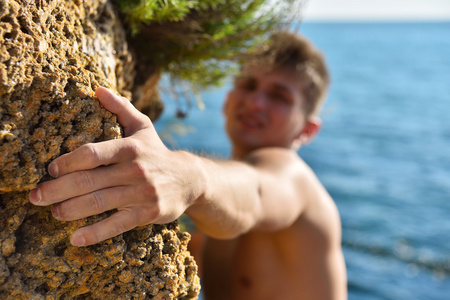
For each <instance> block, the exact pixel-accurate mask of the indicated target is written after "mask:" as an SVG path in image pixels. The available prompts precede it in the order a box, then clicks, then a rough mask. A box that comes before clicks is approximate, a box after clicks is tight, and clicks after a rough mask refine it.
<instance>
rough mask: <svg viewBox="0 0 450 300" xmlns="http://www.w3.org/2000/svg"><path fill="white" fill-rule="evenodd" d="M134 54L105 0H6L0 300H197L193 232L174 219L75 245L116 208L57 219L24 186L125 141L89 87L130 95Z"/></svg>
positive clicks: (1, 36)
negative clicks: (108, 143)
mask: <svg viewBox="0 0 450 300" xmlns="http://www.w3.org/2000/svg"><path fill="white" fill-rule="evenodd" d="M131 53H132V51H131V50H130V49H128V44H127V42H126V35H125V32H124V30H123V27H122V25H121V22H120V20H119V19H118V18H117V14H116V12H115V11H114V8H113V6H112V4H111V3H110V2H109V1H107V0H98V1H97V0H85V1H81V0H66V1H63V0H58V1H56V0H54V1H52V0H40V1H27V0H0V166H1V169H0V214H1V217H0V250H1V255H0V298H1V299H144V298H154V299H193V298H196V297H197V295H198V292H199V279H198V276H197V266H196V264H195V262H194V260H193V258H192V257H191V256H190V254H189V252H188V251H187V243H188V241H189V234H187V233H182V232H180V231H179V229H178V225H177V223H176V222H175V223H171V224H167V225H150V226H146V227H141V228H138V229H135V230H133V231H130V232H128V233H125V234H123V235H120V236H118V237H115V238H113V239H111V240H107V241H105V242H102V243H100V244H98V245H94V246H90V247H85V248H76V247H72V246H71V245H70V243H69V236H70V234H71V233H72V232H73V231H75V230H76V229H77V228H79V227H81V226H85V225H87V224H91V223H93V222H96V221H98V220H100V219H102V218H104V217H106V216H107V215H108V214H109V213H105V214H103V215H102V216H96V217H92V218H88V219H85V220H80V221H76V222H59V221H56V220H55V219H54V218H53V217H52V216H51V212H50V209H49V208H42V207H35V206H33V205H31V204H29V202H28V191H29V190H30V189H31V188H34V187H35V186H36V184H37V183H38V182H41V181H44V180H47V179H48V178H49V177H48V174H47V171H46V168H47V166H48V163H49V162H50V161H51V160H53V159H54V158H56V157H58V156H59V155H61V154H63V153H66V152H69V151H72V150H74V149H75V148H77V147H79V146H80V145H82V144H85V143H89V142H98V141H103V140H108V139H115V138H120V137H121V128H120V125H119V124H118V123H117V121H116V117H115V116H114V115H112V114H111V113H109V112H108V111H106V110H104V109H103V108H102V107H101V106H100V105H99V103H98V101H97V100H96V99H95V95H94V90H95V88H96V87H97V86H99V85H102V86H107V87H109V88H111V89H113V90H115V91H117V92H118V93H119V94H121V95H123V96H125V97H127V98H128V99H131V97H132V93H131V91H132V90H139V87H136V86H133V84H134V82H133V80H134V78H135V76H134V64H135V63H134V58H133V55H132V54H131ZM157 78H158V74H155V75H154V76H153V77H152V78H149V79H148V80H147V81H145V84H146V85H147V87H148V85H149V82H150V83H151V82H155V81H157ZM155 79H156V80H155ZM154 84H155V83H153V87H154ZM141 94H145V93H144V92H141ZM144 96H145V97H154V94H153V95H148V93H147V94H146V95H144ZM134 100H135V101H137V102H139V103H145V101H143V100H142V98H139V99H137V98H136V96H135V98H134ZM146 105H147V107H151V106H149V105H148V104H146ZM155 107H157V106H155ZM157 109H160V108H154V109H153V110H152V109H150V110H151V111H152V112H153V113H154V115H155V116H157V113H155V111H156V110H157Z"/></svg>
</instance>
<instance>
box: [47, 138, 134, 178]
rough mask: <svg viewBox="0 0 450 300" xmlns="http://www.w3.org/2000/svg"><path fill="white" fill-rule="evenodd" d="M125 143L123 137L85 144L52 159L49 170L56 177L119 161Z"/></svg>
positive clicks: (121, 157)
mask: <svg viewBox="0 0 450 300" xmlns="http://www.w3.org/2000/svg"><path fill="white" fill-rule="evenodd" d="M124 144H125V142H124V141H123V140H122V139H120V140H111V141H105V142H100V143H95V144H94V143H90V144H85V145H83V146H81V147H79V148H77V149H75V150H74V151H72V152H70V153H66V154H64V155H62V156H60V157H58V158H56V159H55V160H54V161H52V163H51V164H50V165H49V166H48V172H49V173H50V175H51V176H52V177H55V178H56V177H61V176H63V175H65V174H69V173H72V172H76V171H81V170H90V169H94V168H96V167H99V166H104V165H110V164H114V163H118V162H119V161H120V160H121V159H123V155H124V154H125V153H124V151H125V149H124Z"/></svg>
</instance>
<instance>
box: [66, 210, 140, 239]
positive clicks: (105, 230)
mask: <svg viewBox="0 0 450 300" xmlns="http://www.w3.org/2000/svg"><path fill="white" fill-rule="evenodd" d="M138 225H139V223H138V220H137V218H136V216H134V214H133V211H132V210H122V211H119V212H117V213H115V214H113V215H111V216H110V217H108V218H106V219H104V220H102V221H100V222H98V223H95V224H93V225H90V226H86V227H83V228H80V229H78V230H77V231H75V232H74V233H73V234H72V236H71V237H70V242H71V243H72V245H74V246H79V247H80V246H89V245H93V244H96V243H99V242H101V241H104V240H106V239H109V238H112V237H115V236H117V235H119V234H121V233H123V232H125V231H128V230H131V229H133V228H135V227H137V226H138Z"/></svg>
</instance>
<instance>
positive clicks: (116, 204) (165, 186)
mask: <svg viewBox="0 0 450 300" xmlns="http://www.w3.org/2000/svg"><path fill="white" fill-rule="evenodd" d="M96 94H97V96H98V98H99V100H100V103H101V104H102V105H103V106H104V107H105V108H106V109H107V110H109V111H111V112H112V113H115V114H116V115H117V117H118V120H119V122H120V124H121V125H122V126H123V127H124V130H125V138H123V139H118V140H111V141H105V142H101V143H96V144H86V145H84V146H81V147H80V148H78V149H76V150H74V151H73V152H71V153H68V154H65V155H63V156H61V157H59V158H57V159H55V160H54V161H53V162H52V163H51V164H50V165H49V173H50V175H52V176H53V177H54V178H56V179H54V180H51V181H48V182H44V183H42V184H40V185H39V186H38V187H37V188H36V189H34V190H32V191H31V192H30V201H31V202H32V203H33V204H35V205H40V206H45V205H50V204H54V205H53V208H52V213H53V215H54V217H55V218H57V219H59V220H65V221H70V220H77V219H80V218H84V217H88V216H92V215H96V214H100V213H102V212H104V211H108V210H113V209H117V212H115V213H114V214H112V215H111V216H110V217H108V218H107V219H104V220H102V221H100V222H98V223H96V224H93V225H90V226H87V227H84V228H80V229H79V230H77V231H76V232H75V233H74V234H73V235H72V237H71V242H72V244H74V245H76V246H87V245H91V244H95V243H98V242H100V241H103V240H105V239H108V238H111V237H113V236H116V235H118V234H120V233H123V232H125V231H128V230H131V229H132V228H134V227H136V226H142V225H146V224H150V223H156V224H161V223H168V222H171V221H174V220H175V219H177V218H178V217H179V216H180V215H181V214H182V213H184V212H185V211H186V213H187V214H188V215H189V216H190V217H191V219H192V220H193V221H194V223H196V225H197V226H198V227H199V229H200V230H202V231H204V232H205V233H206V234H208V235H211V236H213V237H216V238H231V237H235V236H237V235H239V234H242V233H244V232H247V231H249V230H251V229H255V228H260V229H266V230H271V229H277V228H281V227H285V226H288V225H289V224H290V223H292V222H294V220H295V219H296V217H298V215H299V213H300V211H301V209H302V207H303V202H302V199H301V196H300V194H301V193H299V190H298V187H296V184H295V182H296V181H297V178H295V177H296V176H297V175H295V172H293V171H292V170H293V168H292V167H289V166H291V165H292V163H294V162H295V161H296V159H295V154H294V153H290V151H287V150H276V149H272V150H271V149H267V150H263V151H259V152H255V153H254V154H253V155H252V156H250V157H249V160H248V162H238V161H227V162H217V161H213V160H209V159H206V158H202V157H198V156H195V155H193V154H191V153H188V152H184V151H170V150H169V149H167V148H166V147H165V146H164V144H163V143H162V141H161V140H160V138H159V137H158V134H157V133H156V131H155V129H154V127H153V124H152V123H151V121H150V119H148V118H147V117H146V116H145V115H143V114H141V113H140V112H139V111H137V110H136V109H135V108H134V107H133V106H132V104H131V103H130V102H129V101H128V100H127V99H125V98H123V97H119V96H116V95H114V94H112V93H111V92H110V91H109V90H107V89H105V88H98V89H97V91H96ZM280 162H281V163H280ZM275 200H276V201H275Z"/></svg>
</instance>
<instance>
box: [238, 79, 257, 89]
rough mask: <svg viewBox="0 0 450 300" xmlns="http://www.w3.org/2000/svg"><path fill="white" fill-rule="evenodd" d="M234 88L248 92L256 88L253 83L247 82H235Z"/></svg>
mask: <svg viewBox="0 0 450 300" xmlns="http://www.w3.org/2000/svg"><path fill="white" fill-rule="evenodd" d="M235 86H236V87H237V88H238V89H243V90H248V91H253V90H254V89H255V88H256V84H255V83H254V82H252V81H248V80H239V81H236V83H235Z"/></svg>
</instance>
